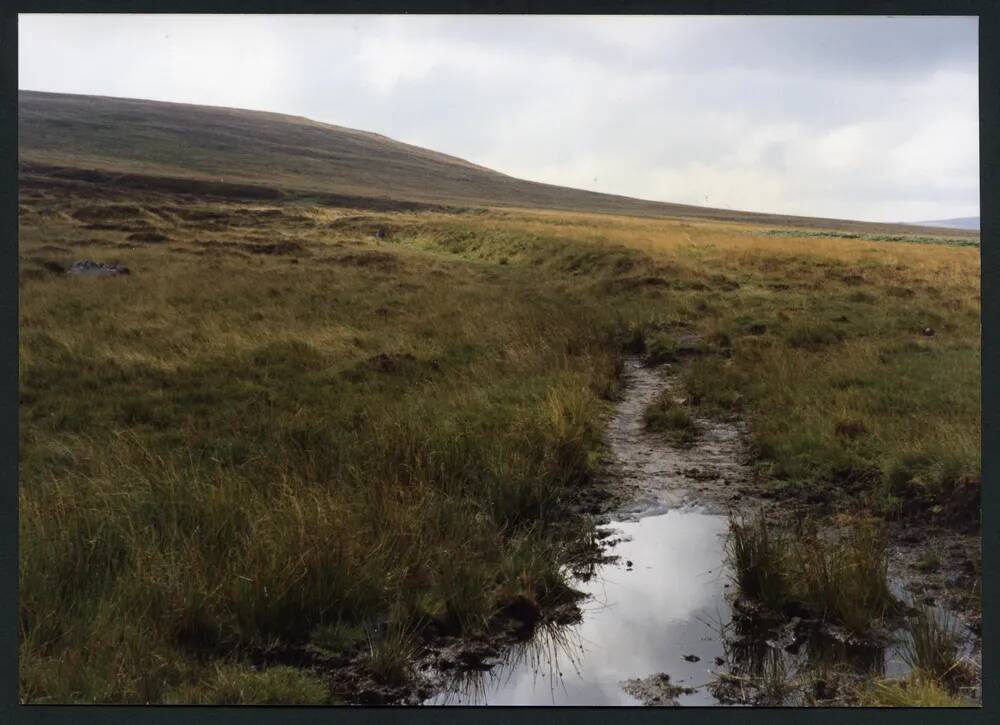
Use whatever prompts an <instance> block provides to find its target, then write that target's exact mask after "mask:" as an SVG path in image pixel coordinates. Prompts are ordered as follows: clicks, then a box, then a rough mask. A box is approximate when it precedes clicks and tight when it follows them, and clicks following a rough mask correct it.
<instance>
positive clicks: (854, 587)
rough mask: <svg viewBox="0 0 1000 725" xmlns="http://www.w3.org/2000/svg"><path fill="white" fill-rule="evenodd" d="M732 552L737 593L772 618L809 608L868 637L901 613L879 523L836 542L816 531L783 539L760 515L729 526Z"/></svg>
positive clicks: (808, 528) (863, 524) (857, 527)
mask: <svg viewBox="0 0 1000 725" xmlns="http://www.w3.org/2000/svg"><path fill="white" fill-rule="evenodd" d="M729 531H730V536H729V541H728V552H729V558H730V563H731V565H732V567H733V571H734V577H735V579H736V583H737V584H738V585H739V587H740V591H741V592H742V593H743V594H746V595H747V596H750V597H752V598H754V599H757V600H759V601H760V602H761V603H763V604H764V605H765V606H767V607H768V608H770V609H772V610H774V611H784V610H788V609H789V608H794V609H805V610H807V611H809V612H811V613H812V614H813V615H815V616H817V617H820V618H822V619H823V620H825V621H829V622H832V623H835V624H839V625H842V626H844V627H846V628H847V629H849V630H851V631H852V632H856V633H858V634H865V633H867V632H870V631H871V629H872V627H873V625H875V624H878V623H879V622H881V621H883V620H884V619H885V617H886V616H887V615H889V614H890V613H891V612H893V611H894V610H895V609H896V608H897V602H896V601H895V599H894V598H893V596H892V594H891V592H890V591H889V584H888V578H887V577H888V559H889V555H888V546H887V544H888V539H887V537H886V536H885V533H884V531H882V530H881V528H880V527H879V526H878V525H877V524H876V522H874V521H870V520H862V521H858V522H856V523H854V524H853V525H852V526H851V527H850V528H848V530H847V531H846V532H844V535H843V536H841V537H840V538H839V539H837V540H835V541H828V540H826V539H824V538H823V537H822V536H821V535H820V533H819V531H818V529H817V527H816V526H815V525H814V524H811V523H809V522H807V523H806V524H805V525H803V526H802V527H801V528H800V529H799V530H798V531H794V532H790V533H789V532H784V531H781V530H780V528H779V526H777V525H776V524H774V523H773V522H768V521H767V520H766V519H765V518H764V516H763V514H759V515H757V516H755V517H754V518H751V519H738V518H733V519H731V521H730V530H729Z"/></svg>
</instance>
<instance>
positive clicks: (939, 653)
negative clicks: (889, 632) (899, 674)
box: [902, 605, 964, 682]
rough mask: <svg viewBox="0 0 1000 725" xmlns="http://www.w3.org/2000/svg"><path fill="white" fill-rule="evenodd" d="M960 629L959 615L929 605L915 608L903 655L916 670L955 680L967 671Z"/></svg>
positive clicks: (946, 679)
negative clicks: (961, 654) (962, 654)
mask: <svg viewBox="0 0 1000 725" xmlns="http://www.w3.org/2000/svg"><path fill="white" fill-rule="evenodd" d="M960 644H961V642H960V632H959V625H958V622H957V621H956V620H955V618H954V617H953V616H952V615H951V614H949V613H948V612H946V611H935V610H933V609H931V608H930V607H928V606H926V605H920V606H917V607H916V608H915V612H914V614H913V616H912V617H911V618H910V626H909V627H908V629H907V637H906V639H905V641H904V644H903V651H902V655H903V659H904V660H905V661H906V663H907V664H908V665H909V666H910V667H911V668H912V669H914V670H918V671H920V672H921V673H923V674H924V675H925V676H926V677H930V678H932V679H935V680H937V681H938V682H955V681H958V680H960V679H961V677H962V675H963V674H964V671H963V668H962V661H961V658H960Z"/></svg>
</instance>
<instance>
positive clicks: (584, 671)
mask: <svg viewBox="0 0 1000 725" xmlns="http://www.w3.org/2000/svg"><path fill="white" fill-rule="evenodd" d="M611 528H613V529H614V530H615V534H614V535H615V536H618V535H621V536H623V537H624V540H623V541H621V542H620V543H618V544H617V545H616V546H615V547H614V553H615V554H616V555H617V556H618V557H619V559H618V561H616V562H613V563H608V564H604V565H601V566H600V567H598V568H597V571H596V573H595V575H594V576H593V577H592V578H591V579H590V580H589V581H587V582H582V583H578V584H577V587H578V588H580V589H581V590H582V591H584V592H586V593H587V594H588V595H589V596H588V599H587V600H586V601H585V602H584V604H583V607H582V608H583V620H582V621H581V622H580V623H579V624H577V625H573V626H569V627H563V628H559V629H554V630H546V631H541V632H539V633H538V635H537V636H536V637H535V638H534V639H533V640H532V641H531V642H528V643H526V644H524V645H521V646H519V647H516V648H513V649H511V650H509V651H508V652H507V653H506V654H505V658H504V659H503V660H502V661H501V662H500V663H499V664H498V665H496V666H495V667H494V668H493V669H492V670H490V671H488V672H486V673H483V674H482V675H479V676H478V677H472V678H470V679H469V680H468V681H466V682H457V683H452V686H451V689H450V690H448V691H446V692H443V693H440V694H439V695H438V696H437V697H435V698H434V699H432V700H431V701H430V702H429V703H428V704H490V705H637V704H641V702H640V700H639V699H637V698H636V697H633V696H632V695H630V694H628V693H627V692H626V691H625V690H624V689H623V688H622V685H621V683H622V681H623V680H625V679H629V678H642V677H646V676H648V675H650V674H652V673H659V672H666V673H669V674H670V675H671V680H672V681H673V682H674V683H676V684H679V685H682V686H688V687H692V686H697V685H703V684H705V683H706V682H708V681H709V680H711V679H712V677H713V676H712V675H711V674H710V671H709V670H710V668H713V667H714V666H715V665H714V660H713V658H715V657H721V656H722V655H723V646H722V644H721V642H720V640H719V636H718V632H719V629H720V624H721V622H723V621H728V619H729V614H730V609H729V604H728V603H727V602H726V598H725V596H724V592H725V591H726V588H725V587H726V585H727V584H728V583H729V582H728V579H727V574H726V572H725V570H724V568H723V567H721V566H720V561H721V560H722V554H723V546H724V539H723V536H724V534H725V531H726V520H725V519H724V518H723V517H721V516H717V515H712V514H706V513H703V512H701V511H698V510H696V509H674V510H671V511H668V512H667V513H665V514H659V515H654V516H647V517H643V518H640V519H639V520H637V521H624V522H616V523H615V524H613V526H612V527H611ZM628 561H631V562H632V567H631V568H629V567H628V566H627V562H628ZM684 655H694V656H697V657H698V658H699V660H698V661H697V662H688V661H686V660H685V659H684V658H683V656H684ZM679 700H680V701H681V702H682V703H684V704H711V703H712V702H713V701H714V700H712V699H711V697H710V696H707V695H706V693H705V692H704V691H703V690H699V691H697V692H695V693H694V694H690V695H682V696H681V697H680V698H679Z"/></svg>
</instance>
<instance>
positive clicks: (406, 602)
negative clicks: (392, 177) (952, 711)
mask: <svg viewBox="0 0 1000 725" xmlns="http://www.w3.org/2000/svg"><path fill="white" fill-rule="evenodd" d="M109 194H116V196H108V195H109ZM20 203H21V206H22V213H21V238H20V245H21V258H20V270H19V273H20V289H19V292H20V346H19V376H20V377H19V392H20V416H21V418H20V440H19V447H20V461H19V463H20V493H19V515H20V516H19V547H20V548H19V550H20V554H19V556H20V562H19V563H20V566H19V578H20V580H19V585H20V605H19V634H20V659H21V668H20V692H21V699H22V700H23V701H24V702H95V701H96V702H108V703H124V702H202V701H205V702H207V701H217V700H226V701H231V700H232V699H233V698H235V699H236V700H240V701H244V700H245V701H260V698H261V697H265V695H266V692H267V691H268V688H271V687H272V686H273V687H274V688H277V687H278V684H277V683H278V682H279V681H280V678H278V679H277V680H275V682H273V683H271V684H270V685H267V687H265V686H264V685H263V684H260V688H261V689H259V690H258V689H256V685H255V686H253V687H251V686H249V685H247V686H243V685H233V684H232V683H233V682H237V681H239V682H243V680H240V679H239V678H240V677H244V676H245V677H246V678H249V680H247V681H251V680H252V681H259V680H261V678H262V677H265V676H264V675H262V674H261V673H259V672H258V671H256V670H254V669H253V668H252V667H250V665H249V662H250V661H251V659H252V657H251V655H252V654H253V653H254V652H256V651H258V650H260V649H264V648H267V647H269V646H271V645H272V644H274V642H275V641H278V642H281V643H283V644H286V645H288V646H292V647H299V646H306V645H309V644H313V645H315V646H320V647H324V648H327V649H335V650H340V651H354V650H356V649H357V648H358V647H361V648H362V649H363V648H364V647H367V639H366V637H365V634H364V632H365V627H367V626H368V625H369V624H370V623H371V622H372V621H374V620H378V621H380V622H383V623H386V624H387V625H388V626H389V627H390V629H391V631H405V632H416V633H419V632H421V631H423V630H421V627H436V628H438V629H440V630H442V631H447V632H451V633H470V632H475V631H477V630H481V629H483V628H484V627H486V626H487V625H488V622H489V621H490V619H491V617H493V616H494V615H495V614H496V612H498V611H501V610H502V609H503V608H504V606H505V604H506V603H508V602H510V601H512V600H514V599H516V598H519V597H524V598H527V599H528V600H530V601H532V602H536V603H537V604H538V605H539V606H541V607H544V606H546V605H547V604H550V603H553V602H558V601H563V600H565V598H566V597H567V590H566V582H565V578H564V576H563V574H562V565H563V564H565V563H567V562H568V561H569V560H570V559H571V557H572V556H573V555H574V552H577V551H579V549H580V547H581V546H582V543H581V542H583V541H586V540H587V539H588V524H587V522H586V521H585V520H582V519H580V518H577V517H576V516H575V514H573V513H572V509H571V508H570V507H569V506H568V505H567V503H568V502H570V501H572V499H573V497H574V495H575V494H576V492H578V491H579V490H580V489H581V488H582V487H585V486H586V485H587V484H588V481H589V480H590V478H591V476H592V475H593V473H594V471H595V468H596V466H597V460H598V458H599V452H600V447H601V430H602V420H603V416H604V414H605V412H606V411H607V410H608V407H609V405H610V403H611V400H612V399H613V398H614V395H615V391H616V389H617V386H618V373H619V372H620V370H621V354H622V352H623V351H631V352H641V351H643V350H647V351H648V350H649V349H652V350H653V351H654V354H655V353H656V351H661V350H670V349H674V351H675V352H676V347H674V348H671V345H677V344H679V341H682V340H684V339H685V338H692V337H697V338H700V339H701V340H703V341H704V344H703V349H700V350H699V351H698V352H699V354H692V355H684V356H681V357H679V358H678V359H677V360H675V365H676V366H677V368H678V371H679V373H680V377H681V380H682V382H683V384H684V386H685V389H686V394H687V397H688V403H687V405H689V406H690V407H691V415H695V414H697V415H703V414H704V415H709V414H713V415H714V414H722V415H740V416H743V417H745V418H746V419H747V421H748V423H749V425H750V428H751V432H752V436H753V444H754V451H755V454H756V466H757V469H758V473H759V474H760V478H761V480H762V481H763V485H765V486H768V487H772V488H773V489H774V490H775V491H778V492H781V493H782V494H783V495H790V496H792V495H802V496H803V497H810V496H814V495H817V494H822V495H823V496H824V497H826V498H825V500H827V501H828V502H829V503H830V505H838V504H839V505H845V506H846V505H850V504H851V502H858V501H863V502H865V503H866V504H867V505H870V506H871V507H872V510H873V512H874V513H875V514H876V515H878V516H881V517H901V518H904V519H907V520H923V519H929V520H940V521H942V522H946V523H954V524H955V525H957V526H965V525H968V524H969V522H970V521H972V520H977V519H978V490H979V485H980V484H979V482H980V479H981V468H980V462H979V458H980V448H979V433H980V430H979V412H980V398H979V380H980V370H979V298H978V295H979V286H978V285H979V276H978V275H979V266H978V258H977V256H976V252H975V250H970V249H963V248H958V247H952V246H945V245H902V244H901V245H892V244H885V243H873V242H869V241H866V240H864V239H843V238H829V237H815V238H809V239H808V240H800V239H797V238H794V237H787V238H786V237H772V236H769V235H766V234H761V233H760V232H759V231H755V230H754V229H753V228H749V229H748V228H746V227H745V226H739V225H732V224H722V223H719V222H694V221H689V220H650V219H638V218H627V217H612V216H598V215H583V214H573V213H569V212H558V213H557V212H540V211H519V210H503V211H500V210H485V211H481V212H476V213H442V212H437V211H391V212H390V211H371V210H368V211H365V210H358V209H344V208H335V207H330V206H324V205H323V204H322V203H320V202H318V201H317V202H305V201H300V202H295V203H292V202H288V203H280V204H279V203H271V202H263V201H257V202H248V201H232V200H231V201H225V200H219V199H198V198H191V197H187V198H185V197H181V196H175V195H171V194H161V193H154V192H137V191H132V192H130V191H127V190H121V189H120V190H118V191H114V190H109V189H106V188H104V187H85V186H84V187H80V188H77V189H75V190H72V193H71V192H70V190H67V189H64V188H62V187H58V186H51V187H40V186H33V187H30V188H25V189H23V190H22V195H21V199H20ZM379 228H385V229H388V230H389V234H388V235H387V237H386V239H384V240H382V241H379V240H377V239H376V238H375V237H374V231H373V230H375V229H379ZM138 233H149V234H159V235H162V236H165V237H167V238H168V240H169V241H165V242H155V243H153V242H144V241H141V240H139V239H131V240H130V239H129V238H128V237H129V235H133V234H138ZM145 238H150V239H151V238H152V237H145ZM157 238H158V237H157ZM81 258H84V259H85V258H92V259H98V260H101V261H120V262H122V263H124V264H126V266H128V267H129V268H130V269H132V272H133V273H132V275H130V276H129V277H128V278H121V279H118V278H113V279H80V278H68V277H65V276H63V275H61V274H59V273H58V271H59V269H60V268H62V267H63V266H65V265H66V264H68V263H70V262H72V261H73V260H75V259H81ZM927 327H932V328H933V329H934V331H935V334H934V335H933V336H930V337H928V336H925V335H924V334H923V332H922V331H923V330H924V329H925V328H927ZM817 330H818V331H819V332H818V333H817V332H816V331H817ZM803 331H805V332H803ZM831 331H832V332H831ZM801 341H804V344H799V342H801ZM685 344H687V343H685ZM674 410H675V407H673V406H672V407H670V408H669V410H668V409H667V408H665V409H664V413H665V414H666V415H667V420H666V425H667V426H668V428H669V429H670V430H672V431H680V432H681V433H682V434H685V432H686V431H689V430H690V428H689V426H688V423H687V421H686V420H685V418H684V416H685V415H687V414H685V413H678V412H672V411H674ZM680 410H683V409H680ZM691 415H688V419H687V420H690V417H691ZM859 541H860V539H859ZM869 543H871V542H869ZM851 545H853V544H845V546H848V548H846V549H843V550H840V549H835V551H839V552H840V553H842V554H844V555H845V556H848V559H847V560H850V558H849V557H850V556H851V555H852V554H851V552H852V549H850V546H851ZM753 546H754V544H753V543H752V542H750V550H751V551H753ZM779 549H780V545H779ZM858 561H859V562H860V564H859V566H860V565H861V564H863V565H864V566H866V567H867V568H861V569H858V571H859V572H861V571H863V572H866V573H867V574H866V576H867V575H869V574H870V575H871V576H873V577H877V575H878V573H879V572H880V570H881V569H880V560H879V559H878V558H877V557H875V558H871V559H865V558H863V557H861V555H860V553H859V554H858ZM788 567H789V568H787V569H786V570H785V572H784V573H783V574H782V576H783V577H786V578H788V579H789V580H790V581H791V583H792V584H794V583H795V581H798V580H799V579H801V581H803V582H808V587H807V588H808V591H805V590H802V591H796V592H795V595H796V596H798V597H800V598H802V599H803V600H804V601H809V602H810V604H811V606H817V607H823V608H824V611H827V612H828V616H830V617H831V618H835V619H836V618H839V619H845V618H848V617H849V616H850V615H849V612H847V610H846V609H845V607H844V605H843V604H842V603H838V602H839V600H838V598H837V596H836V592H834V591H832V589H831V587H833V585H835V584H836V583H838V582H846V585H847V587H848V589H847V591H849V592H850V593H851V594H852V595H857V597H858V598H859V601H863V602H865V604H864V606H865V608H866V609H870V610H872V611H875V610H877V609H878V606H879V603H878V601H877V599H878V591H879V590H878V582H874V584H872V583H870V582H869V583H865V582H863V581H862V579H863V577H862V576H861V575H860V574H858V575H851V574H850V573H849V572H847V571H843V570H842V567H841V566H840V565H839V564H838V561H837V560H836V559H832V558H829V557H828V558H822V557H820V556H819V555H818V554H817V555H816V557H815V558H813V559H805V558H801V559H799V560H796V561H792V562H789V563H788ZM852 576H853V578H852ZM779 579H780V578H779ZM779 579H775V581H776V582H778V581H779ZM780 581H781V582H784V580H783V579H780ZM788 585H789V583H788V582H784V583H780V584H774V586H775V587H777V591H779V592H781V591H783V589H782V587H785V586H788ZM768 586H770V585H768ZM796 586H805V585H796ZM834 588H835V587H834ZM807 594H808V595H809V596H808V597H807V596H806V595H807ZM814 595H815V596H814ZM813 596H814V598H813V599H810V598H809V597H813ZM392 628H395V629H392ZM415 636H416V635H415ZM397 644H398V646H395V645H394V646H392V647H389V648H388V649H387V650H386V651H385V652H382V651H381V650H380V651H379V654H378V656H377V657H373V658H371V661H370V667H371V669H372V670H373V671H377V672H379V673H380V676H382V677H384V678H386V679H387V680H393V679H398V676H400V673H401V672H402V675H403V676H405V671H403V670H401V669H400V666H399V665H398V663H399V661H400V660H403V659H405V658H406V655H405V653H406V652H407V648H406V646H404V645H405V644H406V643H405V642H403V641H401V642H399V643H397ZM399 652H403V655H402V656H401V655H399V654H398V653H399ZM393 653H395V654H393ZM394 662H395V663H396V664H393V663H394ZM220 668H221V669H220ZM404 669H405V668H404ZM220 672H222V673H226V674H225V677H223V676H222V675H220ZM264 672H268V670H265V671H264ZM239 673H242V674H239ZM238 674H239V677H238V676H237V675H238ZM272 674H273V673H272ZM275 676H276V675H275ZM276 677H277V676H276ZM225 683H229V684H225ZM293 684H294V683H286V685H287V686H288V687H289V688H292V685H293ZM282 686H285V685H282ZM294 691H295V690H294V689H289V690H288V691H287V692H289V693H290V692H294ZM262 692H263V693H265V694H261V693H262ZM299 692H302V693H303V694H301V697H303V698H306V699H307V700H309V701H312V698H313V694H315V692H314V693H313V694H308V693H306V691H305V690H300V691H299ZM234 693H235V694H234ZM267 696H269V695H267ZM286 696H287V697H288V698H296V697H299V695H293V694H287V695H286ZM317 696H318V695H317ZM241 698H242V699H241Z"/></svg>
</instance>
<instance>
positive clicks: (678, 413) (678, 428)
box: [642, 390, 698, 446]
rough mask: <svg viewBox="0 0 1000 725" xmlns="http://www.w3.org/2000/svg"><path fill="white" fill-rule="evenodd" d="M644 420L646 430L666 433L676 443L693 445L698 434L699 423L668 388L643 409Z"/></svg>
mask: <svg viewBox="0 0 1000 725" xmlns="http://www.w3.org/2000/svg"><path fill="white" fill-rule="evenodd" d="M642 421H643V425H644V426H645V428H646V430H651V431H656V432H657V433H664V434H666V436H667V438H668V439H669V440H670V441H671V442H672V443H673V444H674V445H681V446H686V445H691V444H692V443H693V442H694V440H695V439H696V438H697V436H698V424H697V423H696V422H695V420H694V419H693V418H692V417H691V413H690V412H689V411H688V409H687V408H685V407H684V406H682V405H680V404H678V403H677V402H676V401H675V400H674V399H673V395H672V394H671V393H670V392H669V391H666V390H665V391H663V392H662V393H661V394H660V395H658V396H657V398H656V399H655V400H654V401H653V402H652V403H650V404H649V406H648V407H647V408H646V409H645V410H644V411H643V414H642Z"/></svg>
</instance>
